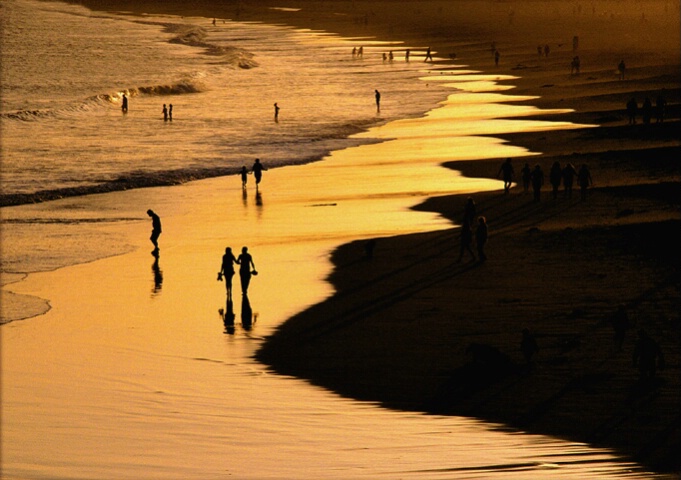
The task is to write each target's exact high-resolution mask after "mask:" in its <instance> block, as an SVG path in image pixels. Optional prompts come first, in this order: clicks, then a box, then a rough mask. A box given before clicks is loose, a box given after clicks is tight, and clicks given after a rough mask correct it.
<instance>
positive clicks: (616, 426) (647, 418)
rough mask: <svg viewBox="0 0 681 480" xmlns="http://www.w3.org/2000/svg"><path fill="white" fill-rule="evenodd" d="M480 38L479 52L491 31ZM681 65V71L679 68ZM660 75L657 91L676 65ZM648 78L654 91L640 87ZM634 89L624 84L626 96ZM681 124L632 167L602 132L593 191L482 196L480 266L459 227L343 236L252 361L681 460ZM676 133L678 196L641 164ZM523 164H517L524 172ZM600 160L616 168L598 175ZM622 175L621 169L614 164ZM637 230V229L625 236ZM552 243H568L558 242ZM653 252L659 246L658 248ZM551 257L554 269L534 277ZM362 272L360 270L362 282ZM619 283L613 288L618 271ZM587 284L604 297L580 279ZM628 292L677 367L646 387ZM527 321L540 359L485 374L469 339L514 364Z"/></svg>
mask: <svg viewBox="0 0 681 480" xmlns="http://www.w3.org/2000/svg"><path fill="white" fill-rule="evenodd" d="M79 3H84V4H86V5H87V4H92V3H97V4H101V3H102V2H79ZM433 3H434V4H437V2H433ZM118 4H120V2H118ZM93 8H94V7H93ZM98 8H101V7H98ZM138 8H143V6H138ZM160 8H161V9H162V10H164V11H167V9H168V7H167V6H163V7H160ZM196 8H203V9H204V10H202V12H203V15H204V16H205V13H206V12H207V11H210V10H209V9H208V7H207V6H201V7H196ZM117 9H118V8H117ZM245 10H247V9H245ZM435 11H436V10H435ZM247 13H248V12H247V11H246V12H244V13H242V15H243V16H244V17H246V16H247ZM268 14H271V17H269V18H271V19H276V18H281V19H282V20H283V18H288V17H287V16H286V14H285V13H283V12H268ZM251 16H252V17H257V14H255V13H253V14H252V15H251ZM372 18H373V17H372ZM242 19H252V18H242ZM360 20H361V18H360ZM306 21H308V22H311V20H310V19H308V20H306ZM304 22H305V21H301V23H304ZM323 23H326V24H327V25H333V19H331V20H326V21H320V22H319V24H320V25H321V24H323ZM343 25H345V26H346V27H348V28H347V31H349V30H353V29H354V30H356V31H358V32H360V31H363V30H365V28H364V26H363V24H362V23H361V21H360V22H359V23H357V22H356V21H353V22H352V23H351V24H346V23H343ZM341 26H342V25H341ZM326 28H329V29H330V30H333V28H331V27H326ZM368 28H375V29H376V30H377V31H378V32H379V33H380V32H383V33H384V34H390V31H391V29H392V28H394V27H390V26H386V24H384V25H383V26H382V27H380V26H377V25H376V24H374V23H373V22H372V23H370V24H369V26H368ZM403 32H404V30H402V31H400V32H399V33H398V32H395V33H394V34H395V35H397V36H399V35H401V34H402V33H403ZM379 33H377V35H378V34H379ZM419 35H423V33H422V32H417V33H414V34H413V35H412V39H417V38H423V37H419ZM442 42H443V43H442V44H441V45H443V47H440V48H439V50H440V51H442V52H444V51H446V49H445V48H444V46H446V44H447V42H445V41H444V40H442ZM433 45H435V43H434V44H433ZM434 48H435V47H434ZM470 48H471V49H472V50H479V51H484V50H485V49H487V48H488V42H480V43H479V44H477V45H474V46H471V47H470ZM482 58H483V55H479V56H478V57H477V60H476V62H471V63H472V66H475V65H476V64H477V65H478V66H480V65H482V64H483V60H482ZM677 60H678V59H677ZM547 68H548V67H547ZM675 68H676V70H677V71H678V65H676V67H675ZM605 70H606V69H605V68H604V69H603V70H602V71H603V72H604V71H605ZM529 71H534V70H531V69H530V70H529ZM511 72H512V70H504V73H511ZM520 73H522V72H520ZM549 73H551V71H550V72H549ZM584 77H586V75H584ZM545 78H547V77H546V72H543V75H537V76H535V77H533V78H532V80H534V81H535V83H532V82H530V81H529V80H528V78H525V79H521V80H520V81H519V82H518V83H523V84H524V85H525V87H522V86H521V87H518V88H516V89H515V90H514V91H513V93H520V92H523V93H528V92H535V93H536V90H537V88H538V85H539V86H541V85H544V83H543V80H542V79H545ZM561 78H563V77H561ZM642 78H643V77H642ZM645 78H650V77H645ZM660 78H662V80H659V81H658V82H657V83H654V85H655V89H657V86H658V85H660V84H663V83H664V80H663V78H666V77H660ZM536 82H539V83H536ZM609 83H612V82H609ZM641 83H643V84H644V82H640V83H638V84H637V85H640V84H641ZM615 84H616V85H618V84H617V83H616V82H615ZM632 84H633V82H632ZM554 85H555V84H554ZM630 85H631V84H630ZM607 88H610V89H612V88H613V86H612V85H610V86H608V87H607ZM626 88H630V87H626ZM548 90H550V89H547V91H548ZM648 90H650V91H652V90H653V88H652V87H650V86H645V87H644V88H637V89H636V91H648ZM630 91H631V90H626V89H625V91H624V92H620V93H619V94H618V95H619V97H617V98H620V97H621V98H625V97H626V96H627V95H629V94H630ZM670 94H671V95H670V104H671V105H672V106H673V107H674V108H675V110H673V111H676V112H678V110H677V109H678V103H679V101H678V95H679V86H678V83H677V84H676V86H675V88H674V89H672V90H670ZM572 98H584V96H582V97H580V96H579V94H573V96H572ZM559 102H560V98H559V97H557V96H556V95H555V94H552V95H547V96H546V97H542V101H541V103H542V104H546V105H551V106H553V107H555V106H557V103H559ZM529 103H532V101H530V102H529ZM596 103H597V105H598V106H597V107H595V109H594V110H592V112H593V113H590V115H593V116H594V117H598V116H602V113H601V112H610V113H611V115H610V116H609V117H608V118H612V116H615V117H616V119H615V120H613V124H617V125H616V126H614V127H613V128H612V130H611V132H624V131H625V128H626V127H623V126H622V125H623V124H624V122H623V121H620V119H619V118H617V114H612V112H613V111H614V109H613V107H612V106H614V105H618V106H619V105H622V102H621V101H619V100H618V99H616V98H614V97H612V96H610V97H607V98H599V101H598V102H596ZM577 104H579V103H577ZM619 110H622V109H621V108H619ZM619 110H618V111H617V113H620V112H619ZM678 125H679V123H678V115H677V116H676V118H675V122H674V123H665V124H664V126H665V128H666V129H667V128H668V129H669V131H668V133H667V134H666V135H665V136H663V137H662V138H656V139H648V141H649V143H648V144H646V145H644V146H640V145H639V146H636V145H632V146H631V148H630V149H629V150H628V151H631V152H634V153H632V155H631V158H629V159H627V161H625V162H623V163H624V164H626V166H627V168H630V167H631V165H634V167H636V168H630V170H629V171H624V172H623V171H622V170H621V169H619V168H617V165H615V163H616V162H615V161H614V160H613V159H612V158H609V157H608V156H607V155H605V154H604V155H602V156H601V155H595V153H599V154H600V152H605V153H607V152H608V148H607V145H609V143H608V142H615V143H618V144H619V142H620V140H621V139H622V138H627V137H628V136H629V135H627V134H626V133H623V134H621V136H620V137H617V136H610V135H609V134H608V135H606V136H604V137H603V138H598V139H596V140H594V143H593V144H592V145H596V144H598V145H599V146H598V148H596V147H593V146H591V147H589V149H588V151H587V152H586V153H584V152H582V153H580V154H578V156H577V158H579V159H580V161H581V160H583V159H588V162H587V163H589V164H590V165H591V166H592V175H594V179H595V180H596V182H597V185H596V188H595V189H594V190H593V191H592V192H591V194H590V196H589V199H588V200H587V201H586V202H577V201H574V200H573V201H570V202H555V203H550V202H542V203H540V204H539V205H534V204H532V203H530V202H529V198H527V197H525V196H523V195H522V194H517V193H515V191H517V190H518V189H519V187H515V189H514V193H513V194H512V195H510V196H509V197H504V196H503V195H501V194H500V193H499V192H492V193H485V194H476V195H475V198H476V201H477V202H478V205H479V213H481V214H483V215H486V216H488V218H489V219H490V228H491V237H490V246H489V248H488V251H489V254H490V261H489V262H488V263H487V264H486V265H484V266H483V267H480V268H477V267H475V268H474V266H473V265H461V266H459V265H456V264H455V260H456V254H457V253H458V243H457V242H458V239H457V232H456V230H447V231H438V232H433V233H427V234H417V235H409V236H405V237H392V238H386V239H380V240H379V242H378V245H377V249H376V255H375V258H374V259H373V261H371V262H367V261H364V260H363V253H364V252H363V246H362V244H361V243H360V242H353V243H351V244H348V245H345V246H343V247H340V248H339V249H338V250H337V251H336V253H335V254H334V256H333V260H334V264H335V265H336V270H335V272H334V273H333V274H332V276H331V279H330V280H331V281H332V282H333V284H334V285H335V286H336V287H337V289H338V292H337V294H336V295H335V296H334V297H333V298H332V299H330V300H328V301H327V302H324V303H322V304H320V305H317V306H315V307H312V308H311V309H310V310H308V311H306V312H304V313H302V314H300V315H297V316H295V317H294V318H293V319H292V320H290V321H288V322H287V323H286V324H285V325H284V326H282V327H281V328H280V329H279V331H278V333H276V334H275V335H274V336H273V337H272V338H271V339H270V340H269V341H268V343H267V345H266V346H265V347H264V348H263V350H261V351H260V353H259V354H258V359H259V360H261V361H263V362H264V363H266V364H268V365H271V366H272V367H273V369H274V370H275V371H277V372H279V373H285V374H292V375H295V376H298V377H301V378H307V379H309V380H310V381H311V382H312V383H314V384H317V385H320V386H323V387H324V388H327V389H330V390H333V391H336V392H338V393H341V394H342V395H346V396H349V397H352V398H357V399H368V400H373V401H378V402H380V403H382V404H384V405H386V406H388V407H391V408H398V409H409V410H411V409H415V410H418V411H428V412H432V413H446V414H450V415H461V414H463V415H467V416H472V417H478V418H485V419H493V420H497V421H501V422H503V423H505V424H507V425H510V426H513V427H515V428H520V429H526V430H527V431H532V432H539V433H549V434H552V435H558V436H561V437H565V438H572V439H578V440H580V441H587V442H590V443H593V444H595V445H603V446H609V447H615V448H617V449H618V450H619V451H622V452H624V453H625V454H627V455H629V456H631V457H632V458H634V459H635V460H637V461H639V462H642V463H643V464H644V465H648V466H650V467H651V468H654V469H656V470H659V471H664V472H675V471H678V469H679V465H678V459H676V458H674V457H675V452H678V450H679V442H678V436H679V419H678V408H677V407H678V405H679V384H678V381H679V380H678V379H679V372H678V370H679V358H678V351H679V348H678V347H679V341H678V339H679V319H678V313H676V316H674V313H672V312H678V307H679V305H678V278H677V277H676V275H678V263H677V262H678V260H677V262H676V263H675V262H671V263H670V262H669V259H675V258H676V257H675V256H674V255H673V252H671V253H670V252H665V251H663V250H662V249H661V245H658V244H655V243H653V242H654V241H655V240H659V238H670V236H672V237H671V240H673V239H674V237H673V235H676V238H677V239H678V230H679V228H678V226H679V214H678V213H679V212H678V205H679V204H678V198H676V197H674V196H673V195H674V193H675V191H678V184H679V175H678V173H679V172H678V168H677V167H676V168H675V166H674V164H672V163H669V162H670V161H671V159H673V158H675V156H677V155H674V154H675V153H676V154H678V150H679V145H678V136H677V135H674V133H675V132H674V129H676V130H677V131H678ZM670 126H671V127H670ZM609 133H610V132H609ZM579 135H583V137H579ZM589 135H590V134H589V133H588V132H587V133H585V132H583V131H574V132H572V133H570V132H547V133H546V134H537V133H534V134H518V135H514V136H510V135H506V136H502V137H504V138H507V139H510V138H513V141H517V142H519V143H520V144H522V143H523V142H526V143H527V144H528V145H533V146H534V147H535V148H536V147H539V146H540V147H541V148H537V150H535V151H539V150H542V151H543V150H545V148H546V146H548V145H551V146H553V150H552V151H550V153H548V154H547V153H545V154H544V155H542V156H541V157H534V158H532V159H531V160H530V161H531V162H532V163H535V162H537V161H541V162H542V163H548V162H549V161H550V160H552V159H553V157H552V156H551V155H553V156H555V157H556V158H560V160H561V163H562V161H563V160H564V158H565V157H562V156H561V154H563V155H571V154H572V153H571V151H570V149H569V147H568V145H570V142H572V141H580V142H584V141H585V139H587V138H588V137H589ZM575 136H577V137H575ZM668 142H671V143H672V145H671V146H668V147H666V148H668V149H669V150H670V154H669V155H668V156H666V157H665V158H664V159H661V160H660V161H659V162H658V163H659V165H658V166H659V170H658V173H657V174H658V176H659V177H662V176H670V175H671V180H670V181H667V182H666V185H670V188H669V189H668V190H665V192H670V195H663V196H662V197H661V196H660V194H656V195H651V193H655V192H652V191H653V190H655V189H656V188H657V187H654V185H655V183H656V182H657V183H659V181H660V180H659V178H658V179H657V180H655V179H654V178H648V181H646V182H641V180H640V178H639V176H641V175H642V172H643V171H644V167H646V170H645V171H646V172H647V165H643V162H642V161H641V157H642V158H643V159H644V160H646V158H645V157H646V156H647V153H646V152H651V151H652V148H651V145H650V143H656V144H658V145H659V144H665V143H668ZM604 145H605V147H603V146H604ZM637 151H638V153H639V154H640V155H638V156H637V155H635V153H636V152H637ZM616 156H618V155H616ZM521 162H522V160H516V161H515V164H516V171H518V170H519V166H520V165H519V163H521ZM449 166H451V167H456V170H460V171H462V172H463V173H464V175H466V176H477V177H491V178H494V177H495V175H496V172H497V170H498V166H499V160H497V159H494V160H489V161H476V162H456V164H455V165H449ZM547 167H548V165H545V169H547ZM606 173H607V174H608V179H609V180H608V181H607V182H604V181H603V178H604V177H606V175H605V174H606ZM615 173H619V174H620V175H619V177H617V178H613V177H612V176H610V174H615ZM638 184H640V185H638ZM545 195H548V192H547V190H546V189H545ZM677 195H678V194H677ZM466 196H468V195H465V196H455V197H436V198H433V199H431V200H429V201H428V202H426V204H425V205H424V206H422V207H420V208H421V209H427V210H429V211H436V212H438V213H440V214H442V215H443V216H445V217H447V218H451V219H455V220H458V218H459V215H460V211H461V208H460V207H461V206H462V205H463V200H464V198H465V197H466ZM660 197H661V198H660ZM670 202H671V203H670ZM653 213H654V214H655V215H654V217H655V218H652V217H653V215H652V214H653ZM651 229H652V230H651ZM648 230H650V231H652V234H651V233H649V232H648ZM632 237H633V238H636V239H640V240H637V241H636V242H631V241H630V239H631V238H632ZM632 243H633V245H632ZM670 243H673V242H670ZM676 243H677V244H678V241H677V242H676ZM556 245H559V246H561V247H564V248H566V249H567V250H568V254H566V255H563V254H560V255H559V254H557V253H556V252H555V246H556ZM587 247H590V249H589V250H587ZM651 250H654V252H655V253H656V254H657V255H650V253H649V252H650V251H651ZM501 252H504V255H501ZM594 252H595V253H594ZM664 254H666V257H665V255H664ZM594 259H597V261H598V264H597V266H594V264H593V261H594ZM547 266H549V267H550V268H551V270H550V272H552V273H551V274H550V275H549V274H542V275H540V276H535V275H531V273H533V272H534V271H537V270H542V269H546V267H547ZM533 269H534V270H533ZM556 272H561V274H560V275H559V279H558V280H553V281H551V282H549V281H546V280H547V279H548V278H551V277H552V275H555V273H556ZM585 272H586V273H585ZM358 277H359V278H362V279H363V281H362V282H361V284H359V285H358V284H357V282H356V279H357V278H358ZM675 279H676V281H675ZM612 280H614V281H613V284H614V285H610V284H609V283H610V282H611V281H612ZM519 284H520V285H519ZM556 285H558V286H560V287H566V286H567V287H569V288H570V295H569V300H568V301H566V300H564V299H562V298H561V296H559V295H557V292H556V291H554V290H553V289H554V288H555V287H556ZM530 286H531V287H532V288H529V287H530ZM590 289H591V290H594V291H596V290H598V292H599V295H598V296H595V295H590V294H586V293H584V292H583V290H587V291H591V290H590ZM452 292H455V293H454V294H453V293H452ZM537 292H540V293H541V296H542V297H544V296H545V297H546V298H544V300H543V301H538V300H537V299H536V298H535V297H534V296H533V295H536V294H537ZM601 292H603V293H602V296H601ZM441 299H446V301H442V300H441ZM471 299H478V300H479V301H475V302H471ZM632 299H634V300H632ZM621 303H624V304H627V305H628V306H629V307H630V308H631V309H632V311H631V317H632V319H633V320H634V321H635V324H636V328H638V327H640V326H645V327H646V328H651V329H654V331H655V335H654V336H655V338H656V339H657V340H659V341H660V343H662V348H663V350H664V351H665V354H666V355H667V364H668V368H667V369H666V370H664V371H662V372H660V376H659V378H660V379H661V380H660V381H658V382H656V383H655V384H652V385H640V384H638V383H637V381H636V376H637V372H636V371H635V370H634V369H632V368H631V366H630V350H631V347H632V342H633V337H634V330H630V331H629V332H628V335H627V337H626V340H625V342H626V343H625V350H624V352H613V351H612V350H611V349H610V347H611V346H612V338H611V337H612V334H611V329H610V327H609V325H608V322H607V319H608V318H610V316H611V315H612V313H613V312H614V311H615V307H616V306H617V305H619V304H621ZM510 307H513V308H510ZM320 319H321V320H320ZM491 319H493V320H494V321H495V323H492V322H491ZM523 327H527V328H530V330H531V331H533V332H535V334H536V335H537V336H538V340H539V342H540V353H539V354H538V356H537V360H536V363H537V366H536V370H534V371H532V372H530V373H528V372H524V371H522V370H519V369H516V368H509V370H508V372H507V373H506V375H503V376H501V378H499V377H497V376H494V375H486V374H485V372H484V371H483V372H480V371H477V372H476V371H475V369H479V368H481V367H480V365H476V364H475V361H472V360H471V359H470V357H468V356H467V355H466V349H467V348H468V345H470V344H471V343H476V344H482V345H488V346H491V347H493V348H495V349H497V350H498V351H500V352H502V353H504V354H506V355H508V356H510V359H511V363H512V364H518V363H519V361H520V360H519V358H520V357H519V356H518V355H519V353H518V347H517V344H518V334H519V332H520V330H521V329H522V328H523ZM303 342H304V343H303ZM301 345H302V346H304V347H305V348H300V347H301ZM605 353H607V355H606V354H605ZM311 359H313V360H314V362H311V361H310V360H311ZM503 365H510V364H506V363H505V362H504V363H503ZM472 373H476V375H472ZM474 377H475V378H474ZM474 380H475V381H474ZM466 382H468V383H466ZM528 392H532V394H531V395H528ZM613 405H616V406H617V408H612V406H613ZM594 425H596V427H594Z"/></svg>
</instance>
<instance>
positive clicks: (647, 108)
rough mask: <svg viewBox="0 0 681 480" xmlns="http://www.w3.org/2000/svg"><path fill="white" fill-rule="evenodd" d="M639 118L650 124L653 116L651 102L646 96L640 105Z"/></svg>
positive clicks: (645, 123)
mask: <svg viewBox="0 0 681 480" xmlns="http://www.w3.org/2000/svg"><path fill="white" fill-rule="evenodd" d="M641 118H642V119H643V124H644V125H650V120H652V118H653V103H652V102H651V101H650V98H648V97H646V98H645V100H644V101H643V106H642V107H641Z"/></svg>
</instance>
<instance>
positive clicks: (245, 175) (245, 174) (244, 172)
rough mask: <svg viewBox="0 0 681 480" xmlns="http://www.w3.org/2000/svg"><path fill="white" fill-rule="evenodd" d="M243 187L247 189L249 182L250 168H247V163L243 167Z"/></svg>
mask: <svg viewBox="0 0 681 480" xmlns="http://www.w3.org/2000/svg"><path fill="white" fill-rule="evenodd" d="M240 173H241V188H243V189H245V188H246V183H248V170H247V169H246V165H244V166H243V167H241V172H240Z"/></svg>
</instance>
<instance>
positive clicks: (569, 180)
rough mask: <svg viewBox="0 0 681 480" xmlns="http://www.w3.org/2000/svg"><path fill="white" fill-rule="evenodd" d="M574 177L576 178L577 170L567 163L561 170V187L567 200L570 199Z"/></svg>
mask: <svg viewBox="0 0 681 480" xmlns="http://www.w3.org/2000/svg"><path fill="white" fill-rule="evenodd" d="M575 177H577V169H576V168H575V167H574V165H572V164H571V163H568V164H567V165H565V167H564V168H563V187H564V188H565V196H566V197H567V198H572V185H573V184H574V183H575Z"/></svg>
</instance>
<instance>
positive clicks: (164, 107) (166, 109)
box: [163, 103, 168, 122]
mask: <svg viewBox="0 0 681 480" xmlns="http://www.w3.org/2000/svg"><path fill="white" fill-rule="evenodd" d="M163 121H164V122H167V121H168V107H166V104H165V103H164V104H163Z"/></svg>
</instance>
